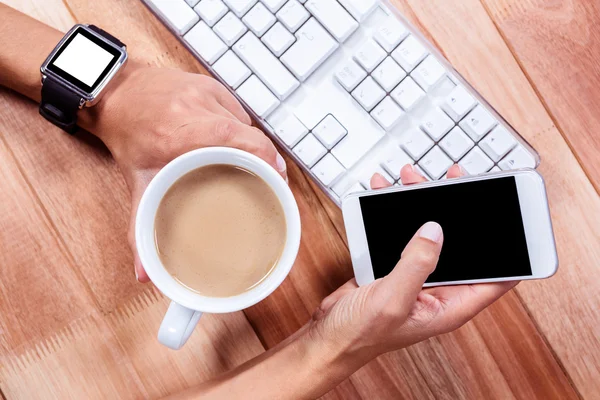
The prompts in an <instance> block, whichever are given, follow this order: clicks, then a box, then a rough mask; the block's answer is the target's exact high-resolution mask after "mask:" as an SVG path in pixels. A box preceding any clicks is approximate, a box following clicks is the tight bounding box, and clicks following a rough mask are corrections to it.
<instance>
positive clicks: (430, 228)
mask: <svg viewBox="0 0 600 400" xmlns="http://www.w3.org/2000/svg"><path fill="white" fill-rule="evenodd" d="M443 241H444V234H443V231H442V227H441V226H440V225H439V224H438V223H436V222H427V223H426V224H425V225H423V226H422V227H421V228H420V229H419V231H418V232H417V233H416V234H415V235H414V236H413V238H412V239H411V240H410V242H409V243H408V244H407V245H406V247H405V249H404V251H403V252H402V257H401V258H400V261H398V264H396V267H395V268H394V269H393V271H392V272H391V273H390V274H389V275H388V276H386V277H385V278H383V280H382V283H381V286H382V287H383V288H384V290H382V291H381V293H383V294H382V295H383V296H394V298H396V299H399V301H400V305H401V306H404V307H408V310H410V308H412V306H413V304H414V302H415V301H416V299H417V295H418V294H419V292H421V289H422V287H423V284H424V283H425V280H426V279H427V277H428V276H429V275H430V274H431V273H432V272H433V271H434V270H435V266H436V265H437V262H438V258H439V256H440V251H441V250H442V243H443ZM386 300H388V299H382V301H384V303H387V301H386ZM408 310H407V313H408Z"/></svg>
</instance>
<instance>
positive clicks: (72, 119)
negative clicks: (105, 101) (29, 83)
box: [40, 24, 127, 133]
mask: <svg viewBox="0 0 600 400" xmlns="http://www.w3.org/2000/svg"><path fill="white" fill-rule="evenodd" d="M126 62H127V47H126V46H125V44H124V43H121V42H120V41H119V40H118V39H117V38H115V37H114V36H112V35H110V34H108V33H106V32H104V31H103V30H102V29H100V28H98V27H96V26H94V25H81V24H78V25H75V26H74V27H73V28H71V30H70V31H69V32H67V34H66V35H65V36H64V37H63V38H62V40H61V41H60V42H59V43H58V45H57V46H56V47H55V48H54V50H53V51H52V53H50V55H49V56H48V58H46V61H44V64H42V67H41V68H40V71H41V73H42V102H41V104H40V114H41V115H42V116H43V117H44V118H46V119H47V120H48V121H50V122H52V123H53V124H54V125H56V126H58V127H60V128H62V129H63V130H65V131H67V132H69V133H75V131H76V130H77V112H78V111H79V110H80V109H82V108H84V107H92V106H94V105H95V104H96V103H98V101H99V100H100V97H101V96H102V94H103V93H104V91H105V89H106V87H107V86H108V85H109V83H110V82H111V81H112V80H113V79H114V78H115V76H116V75H117V73H118V72H119V71H120V70H121V69H123V67H124V66H125V64H126Z"/></svg>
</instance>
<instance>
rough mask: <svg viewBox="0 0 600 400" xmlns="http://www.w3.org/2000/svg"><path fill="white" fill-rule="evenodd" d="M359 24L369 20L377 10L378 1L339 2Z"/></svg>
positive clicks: (343, 0) (351, 0)
mask: <svg viewBox="0 0 600 400" xmlns="http://www.w3.org/2000/svg"><path fill="white" fill-rule="evenodd" d="M338 1H339V2H340V3H341V4H342V5H343V6H344V8H345V9H346V10H348V12H350V14H352V16H353V17H354V19H355V20H357V21H358V22H361V21H363V20H364V19H365V18H367V17H368V16H369V15H370V14H371V12H373V10H375V8H377V0H338Z"/></svg>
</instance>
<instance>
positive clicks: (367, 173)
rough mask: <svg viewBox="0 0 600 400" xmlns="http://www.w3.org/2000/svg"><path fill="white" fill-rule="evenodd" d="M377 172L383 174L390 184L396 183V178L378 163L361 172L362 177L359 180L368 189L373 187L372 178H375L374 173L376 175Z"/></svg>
mask: <svg viewBox="0 0 600 400" xmlns="http://www.w3.org/2000/svg"><path fill="white" fill-rule="evenodd" d="M375 173H378V174H380V175H381V176H383V177H384V178H385V180H386V181H387V182H388V183H389V184H392V183H394V178H392V177H391V176H390V174H388V173H387V172H386V171H385V170H384V169H383V168H382V167H381V165H376V166H374V167H372V168H366V169H364V170H362V171H361V172H360V177H359V178H358V180H359V181H360V183H361V185H363V186H364V187H366V188H367V189H372V188H371V178H373V175H375Z"/></svg>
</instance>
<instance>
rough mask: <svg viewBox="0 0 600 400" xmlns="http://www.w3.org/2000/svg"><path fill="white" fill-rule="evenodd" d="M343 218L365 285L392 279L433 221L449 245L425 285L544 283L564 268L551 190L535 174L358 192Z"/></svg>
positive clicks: (350, 198) (350, 197)
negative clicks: (407, 250)
mask: <svg viewBox="0 0 600 400" xmlns="http://www.w3.org/2000/svg"><path fill="white" fill-rule="evenodd" d="M342 212H343V215H344V223H345V225H346V234H347V237H348V244H349V247H350V253H351V256H352V264H353V267H354V273H355V276H356V281H357V283H358V284H359V285H366V284H368V283H370V282H373V281H374V280H375V279H379V278H383V277H384V276H386V275H387V274H389V273H390V272H391V271H392V269H393V268H394V267H395V266H396V263H397V262H398V260H400V255H401V254H402V250H403V249H404V247H405V246H406V244H407V243H408V242H409V241H410V239H411V238H412V237H413V236H414V234H415V233H416V232H417V231H418V229H419V228H420V227H421V226H422V225H423V224H424V223H426V222H428V221H435V222H437V223H439V224H440V225H441V226H442V229H443V231H444V245H443V247H442V252H441V254H440V259H439V262H438V265H437V267H436V269H435V271H434V272H433V273H432V274H431V275H430V276H429V278H428V279H427V281H426V283H425V286H442V285H461V284H471V283H483V282H498V281H509V280H522V279H540V278H547V277H550V276H552V275H553V274H554V273H555V272H556V270H557V268H558V256H557V254H556V245H555V242H554V234H553V231H552V222H551V220H550V211H549V209H548V199H547V196H546V188H545V186H544V180H543V179H542V177H541V176H540V175H539V174H538V173H537V172H536V171H534V170H529V169H522V170H515V171H509V172H497V173H492V174H488V175H480V176H473V177H463V178H458V179H444V180H439V181H435V182H428V183H423V184H418V185H412V186H401V187H393V188H389V189H382V190H376V191H367V192H360V193H354V194H350V195H348V196H347V197H346V198H345V199H344V200H343V202H342Z"/></svg>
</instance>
